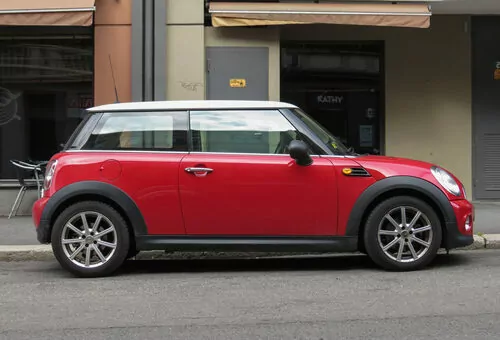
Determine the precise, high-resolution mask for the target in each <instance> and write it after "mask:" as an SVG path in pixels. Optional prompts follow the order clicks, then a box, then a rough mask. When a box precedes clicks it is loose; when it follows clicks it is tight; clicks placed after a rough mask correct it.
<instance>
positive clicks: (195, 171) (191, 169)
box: [184, 168, 214, 174]
mask: <svg viewBox="0 0 500 340" xmlns="http://www.w3.org/2000/svg"><path fill="white" fill-rule="evenodd" d="M184 170H185V171H186V172H188V173H190V174H194V173H198V172H204V173H207V174H209V173H211V172H212V171H214V169H210V168H185V169H184Z"/></svg>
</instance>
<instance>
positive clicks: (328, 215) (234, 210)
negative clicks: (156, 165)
mask: <svg viewBox="0 0 500 340" xmlns="http://www.w3.org/2000/svg"><path fill="white" fill-rule="evenodd" d="M188 167H208V168H212V169H213V170H214V171H213V172H212V173H209V174H207V175H205V176H200V177H198V176H196V175H194V174H192V173H187V172H186V171H185V168H188ZM179 178H180V179H179V184H180V186H179V191H180V195H181V202H182V210H183V216H184V221H185V226H186V232H187V234H189V235H209V234H214V235H297V236H303V235H310V236H315V235H330V236H333V235H336V234H337V187H336V174H335V168H334V166H333V165H332V163H331V162H330V161H329V160H328V159H324V158H320V157H314V163H313V164H312V165H310V166H305V167H303V166H299V165H297V164H296V163H295V162H294V161H293V160H291V159H290V156H288V155H234V154H233V155H231V154H203V153H193V154H190V155H188V156H186V157H185V158H184V159H183V160H182V162H181V165H180V168H179Z"/></svg>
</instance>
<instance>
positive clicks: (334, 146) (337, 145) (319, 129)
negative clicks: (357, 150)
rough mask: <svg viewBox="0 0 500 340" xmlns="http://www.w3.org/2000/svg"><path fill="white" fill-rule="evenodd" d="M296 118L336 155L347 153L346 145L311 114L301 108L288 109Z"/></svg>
mask: <svg viewBox="0 0 500 340" xmlns="http://www.w3.org/2000/svg"><path fill="white" fill-rule="evenodd" d="M290 112H292V113H293V114H294V115H295V116H296V117H297V118H299V119H300V120H301V121H302V122H303V123H304V124H305V125H307V127H308V128H309V129H310V130H311V131H312V132H313V133H314V134H316V136H318V138H320V139H321V141H322V142H323V143H324V144H325V145H326V146H327V147H328V148H329V149H330V150H331V151H333V153H334V154H337V155H346V154H348V153H349V151H348V149H347V147H346V146H345V145H344V144H343V143H342V142H341V141H340V139H339V138H337V137H335V136H334V135H333V134H332V133H331V132H329V131H328V130H327V129H326V128H325V127H324V126H322V125H320V124H319V123H318V122H316V121H315V120H314V119H313V118H312V117H311V116H309V115H308V114H307V113H305V112H304V111H302V110H301V109H293V110H290Z"/></svg>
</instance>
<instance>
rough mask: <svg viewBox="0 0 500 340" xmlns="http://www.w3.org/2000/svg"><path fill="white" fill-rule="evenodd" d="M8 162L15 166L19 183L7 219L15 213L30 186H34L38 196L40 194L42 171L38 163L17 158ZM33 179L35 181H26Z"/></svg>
mask: <svg viewBox="0 0 500 340" xmlns="http://www.w3.org/2000/svg"><path fill="white" fill-rule="evenodd" d="M10 163H11V164H12V165H14V166H15V167H16V171H17V180H18V181H19V184H20V185H21V188H20V189H19V192H18V194H17V197H16V200H15V201H14V204H13V205H12V209H11V210H10V214H9V219H10V218H11V217H12V214H14V216H15V215H17V211H18V210H19V207H20V206H21V202H22V200H23V198H24V194H25V193H26V191H27V190H28V189H30V188H36V189H37V192H38V198H40V196H41V190H42V185H43V173H42V168H41V165H39V164H31V163H26V162H22V161H18V160H11V161H10ZM33 177H34V179H35V183H33V182H31V183H30V182H28V181H27V179H33Z"/></svg>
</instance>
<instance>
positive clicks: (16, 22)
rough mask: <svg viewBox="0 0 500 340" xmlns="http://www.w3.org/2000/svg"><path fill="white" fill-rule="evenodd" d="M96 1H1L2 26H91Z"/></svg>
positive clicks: (0, 15)
mask: <svg viewBox="0 0 500 340" xmlns="http://www.w3.org/2000/svg"><path fill="white" fill-rule="evenodd" d="M94 2H95V0H15V1H14V0H1V1H0V25H3V26H5V25H7V26H90V25H92V18H93V12H94V11H95V6H94Z"/></svg>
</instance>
